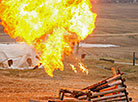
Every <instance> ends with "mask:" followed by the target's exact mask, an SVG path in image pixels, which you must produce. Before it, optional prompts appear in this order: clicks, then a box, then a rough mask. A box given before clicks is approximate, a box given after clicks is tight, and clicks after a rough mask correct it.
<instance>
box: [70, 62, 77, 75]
mask: <svg viewBox="0 0 138 102" xmlns="http://www.w3.org/2000/svg"><path fill="white" fill-rule="evenodd" d="M70 66H71V68H72V70H73V71H74V72H75V73H77V68H76V67H75V66H74V65H72V64H70Z"/></svg>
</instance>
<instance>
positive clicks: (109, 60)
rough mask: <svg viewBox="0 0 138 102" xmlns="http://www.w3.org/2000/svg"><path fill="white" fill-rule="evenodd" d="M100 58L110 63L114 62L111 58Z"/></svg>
mask: <svg viewBox="0 0 138 102" xmlns="http://www.w3.org/2000/svg"><path fill="white" fill-rule="evenodd" d="M100 60H103V61H108V62H111V63H114V62H115V61H114V60H111V59H105V58H100Z"/></svg>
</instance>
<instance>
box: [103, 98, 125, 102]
mask: <svg viewBox="0 0 138 102" xmlns="http://www.w3.org/2000/svg"><path fill="white" fill-rule="evenodd" d="M123 100H126V97H120V98H115V99H109V100H104V102H114V101H117V102H120V101H123Z"/></svg>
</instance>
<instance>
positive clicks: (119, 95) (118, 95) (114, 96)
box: [91, 93, 125, 101]
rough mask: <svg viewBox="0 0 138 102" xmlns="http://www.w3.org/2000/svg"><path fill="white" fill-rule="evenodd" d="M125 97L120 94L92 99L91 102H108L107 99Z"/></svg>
mask: <svg viewBox="0 0 138 102" xmlns="http://www.w3.org/2000/svg"><path fill="white" fill-rule="evenodd" d="M123 96H125V94H124V93H120V94H115V95H110V96H103V97H99V98H94V99H91V101H101V100H106V99H111V98H116V97H123Z"/></svg>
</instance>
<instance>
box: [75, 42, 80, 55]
mask: <svg viewBox="0 0 138 102" xmlns="http://www.w3.org/2000/svg"><path fill="white" fill-rule="evenodd" d="M78 53H79V43H78V42H77V41H76V42H75V44H74V54H78Z"/></svg>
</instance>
